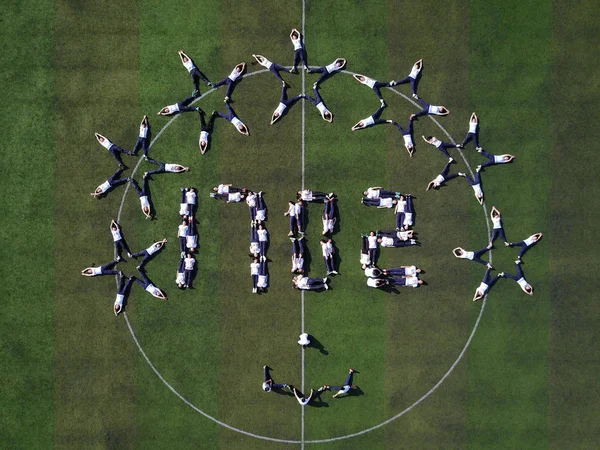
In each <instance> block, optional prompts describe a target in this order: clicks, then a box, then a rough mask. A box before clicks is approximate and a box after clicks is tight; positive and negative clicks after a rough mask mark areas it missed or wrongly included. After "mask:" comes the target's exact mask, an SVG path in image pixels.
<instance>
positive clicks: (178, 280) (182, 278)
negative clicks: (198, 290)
mask: <svg viewBox="0 0 600 450" xmlns="http://www.w3.org/2000/svg"><path fill="white" fill-rule="evenodd" d="M175 283H176V284H185V274H184V273H183V272H177V276H176V277H175Z"/></svg>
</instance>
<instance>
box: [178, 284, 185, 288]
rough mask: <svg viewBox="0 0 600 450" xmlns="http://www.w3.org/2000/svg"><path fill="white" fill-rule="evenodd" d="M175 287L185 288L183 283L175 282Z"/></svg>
mask: <svg viewBox="0 0 600 450" xmlns="http://www.w3.org/2000/svg"><path fill="white" fill-rule="evenodd" d="M177 288H178V289H185V284H183V283H177Z"/></svg>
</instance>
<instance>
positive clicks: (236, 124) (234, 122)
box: [231, 117, 245, 130]
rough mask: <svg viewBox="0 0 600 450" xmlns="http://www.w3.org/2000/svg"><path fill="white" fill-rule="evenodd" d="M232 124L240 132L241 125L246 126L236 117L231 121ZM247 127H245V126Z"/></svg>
mask: <svg viewBox="0 0 600 450" xmlns="http://www.w3.org/2000/svg"><path fill="white" fill-rule="evenodd" d="M231 123H232V124H233V125H235V127H236V128H237V129H238V130H239V127H240V126H241V125H244V122H242V121H241V120H240V119H238V118H237V117H234V118H233V119H231ZM244 126H245V125H244Z"/></svg>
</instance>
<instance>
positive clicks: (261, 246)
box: [210, 184, 269, 294]
mask: <svg viewBox="0 0 600 450" xmlns="http://www.w3.org/2000/svg"><path fill="white" fill-rule="evenodd" d="M210 198H214V199H215V200H222V201H225V202H227V203H239V202H241V201H242V200H244V201H245V202H246V204H247V205H248V212H249V214H250V248H249V256H250V258H252V261H251V263H250V278H251V279H252V293H254V294H258V293H262V292H266V290H267V287H268V283H269V275H268V271H267V270H268V268H267V249H268V242H269V232H268V231H267V229H266V227H265V221H266V220H267V205H266V203H265V200H264V198H263V192H262V191H259V192H256V193H255V192H253V191H251V190H249V189H247V188H243V187H237V186H233V185H231V184H219V185H218V186H215V187H213V189H212V192H211V193H210Z"/></svg>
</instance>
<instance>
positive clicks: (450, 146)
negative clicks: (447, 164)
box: [436, 142, 456, 158]
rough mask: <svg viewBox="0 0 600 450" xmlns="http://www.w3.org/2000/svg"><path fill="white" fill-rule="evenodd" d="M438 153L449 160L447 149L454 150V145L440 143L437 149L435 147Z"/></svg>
mask: <svg viewBox="0 0 600 450" xmlns="http://www.w3.org/2000/svg"><path fill="white" fill-rule="evenodd" d="M436 148H437V149H438V150H439V151H440V152H442V153H443V154H444V156H446V158H450V157H451V156H450V153H448V150H447V149H448V148H456V144H449V143H448V142H442V143H441V145H440V146H439V147H436Z"/></svg>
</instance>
